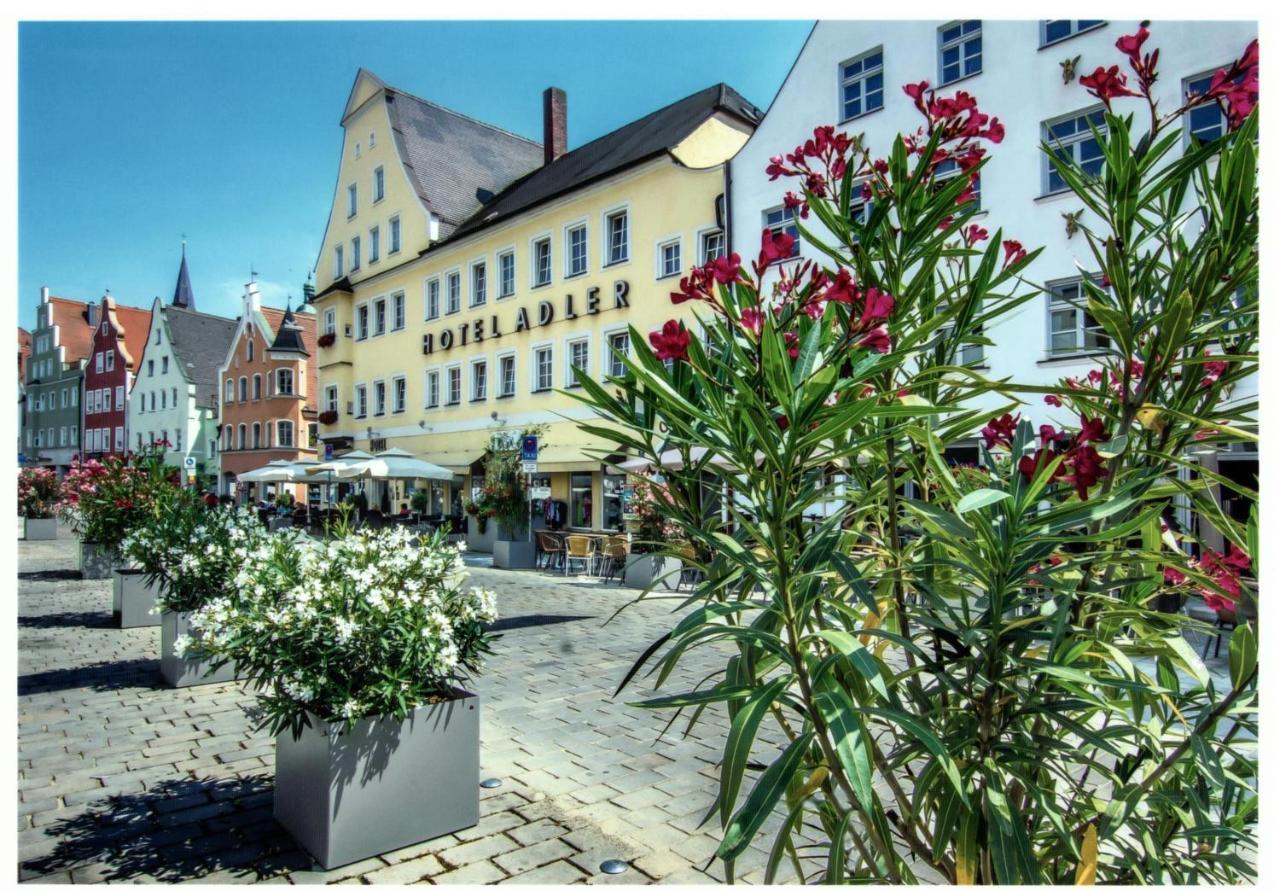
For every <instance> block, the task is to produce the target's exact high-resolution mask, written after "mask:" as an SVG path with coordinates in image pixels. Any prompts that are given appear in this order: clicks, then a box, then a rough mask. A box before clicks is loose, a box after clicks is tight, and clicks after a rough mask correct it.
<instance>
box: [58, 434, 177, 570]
mask: <svg viewBox="0 0 1280 891" xmlns="http://www.w3.org/2000/svg"><path fill="white" fill-rule="evenodd" d="M164 454H165V446H164V445H163V444H158V445H157V446H154V447H150V448H147V449H144V450H143V451H141V452H130V453H128V454H126V455H109V456H107V457H105V458H103V459H102V460H101V461H99V460H97V459H95V458H90V459H89V460H88V461H80V460H75V461H74V462H73V463H72V466H71V470H70V471H68V473H67V474H66V476H65V477H64V478H63V480H62V492H61V497H60V500H59V502H58V512H59V513H60V514H61V515H62V516H63V517H65V518H66V519H67V521H68V522H69V523H70V524H71V527H72V529H74V530H75V532H76V534H78V535H79V536H80V537H81V538H82V539H83V540H85V541H92V542H96V543H98V544H99V545H101V546H103V547H105V548H107V549H108V550H109V551H112V552H119V550H120V548H121V545H122V544H123V542H124V540H125V538H126V537H127V536H128V535H129V533H130V532H131V531H132V530H133V529H135V528H136V527H137V526H138V525H139V524H140V523H143V522H145V521H146V520H147V518H148V517H150V516H151V515H152V513H153V508H154V505H155V504H156V503H157V501H158V500H160V499H163V498H165V497H166V496H167V494H169V493H170V492H171V491H172V490H173V489H175V488H177V487H178V486H179V483H180V477H179V472H178V469H177V468H176V467H174V466H173V465H170V464H166V463H165V460H164Z"/></svg>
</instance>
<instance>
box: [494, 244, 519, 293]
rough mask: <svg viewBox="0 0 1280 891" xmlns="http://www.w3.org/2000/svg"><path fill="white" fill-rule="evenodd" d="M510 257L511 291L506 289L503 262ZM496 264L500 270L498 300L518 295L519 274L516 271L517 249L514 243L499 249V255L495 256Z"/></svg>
mask: <svg viewBox="0 0 1280 891" xmlns="http://www.w3.org/2000/svg"><path fill="white" fill-rule="evenodd" d="M508 258H509V259H510V260H511V290H510V291H507V290H506V288H505V286H506V279H505V278H504V277H503V274H502V262H503V260H506V259H508ZM494 265H495V266H496V267H497V270H498V276H497V278H498V296H497V298H496V299H497V300H506V299H508V298H510V297H514V296H516V275H517V272H516V249H515V246H514V245H513V246H511V247H508V248H505V249H504V250H501V251H498V254H497V257H496V258H495V261H494Z"/></svg>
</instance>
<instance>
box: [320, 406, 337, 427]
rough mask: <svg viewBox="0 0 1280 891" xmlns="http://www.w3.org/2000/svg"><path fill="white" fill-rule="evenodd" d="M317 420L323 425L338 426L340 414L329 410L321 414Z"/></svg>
mask: <svg viewBox="0 0 1280 891" xmlns="http://www.w3.org/2000/svg"><path fill="white" fill-rule="evenodd" d="M316 420H318V421H319V422H320V423H321V424H336V423H338V413H337V412H336V411H334V410H333V409H331V408H328V409H325V410H324V411H322V412H320V415H319V416H318V417H317V418H316Z"/></svg>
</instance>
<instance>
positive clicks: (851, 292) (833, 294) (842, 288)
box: [822, 266, 858, 304]
mask: <svg viewBox="0 0 1280 891" xmlns="http://www.w3.org/2000/svg"><path fill="white" fill-rule="evenodd" d="M857 296H858V286H857V285H856V284H854V283H853V276H852V275H850V274H849V270H848V268H847V267H843V266H842V267H841V268H840V271H839V272H837V273H836V278H835V281H833V282H832V283H831V285H830V287H828V288H827V290H826V291H825V292H823V295H822V299H823V300H833V301H835V302H836V303H846V304H852V303H853V301H854V300H855V299H856V298H857Z"/></svg>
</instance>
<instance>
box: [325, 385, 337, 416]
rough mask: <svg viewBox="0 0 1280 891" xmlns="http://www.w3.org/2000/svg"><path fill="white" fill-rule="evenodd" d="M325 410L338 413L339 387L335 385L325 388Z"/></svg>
mask: <svg viewBox="0 0 1280 891" xmlns="http://www.w3.org/2000/svg"><path fill="white" fill-rule="evenodd" d="M324 410H325V411H331V412H333V413H334V414H337V413H338V387H337V385H335V384H330V385H329V386H327V387H325V388H324Z"/></svg>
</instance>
